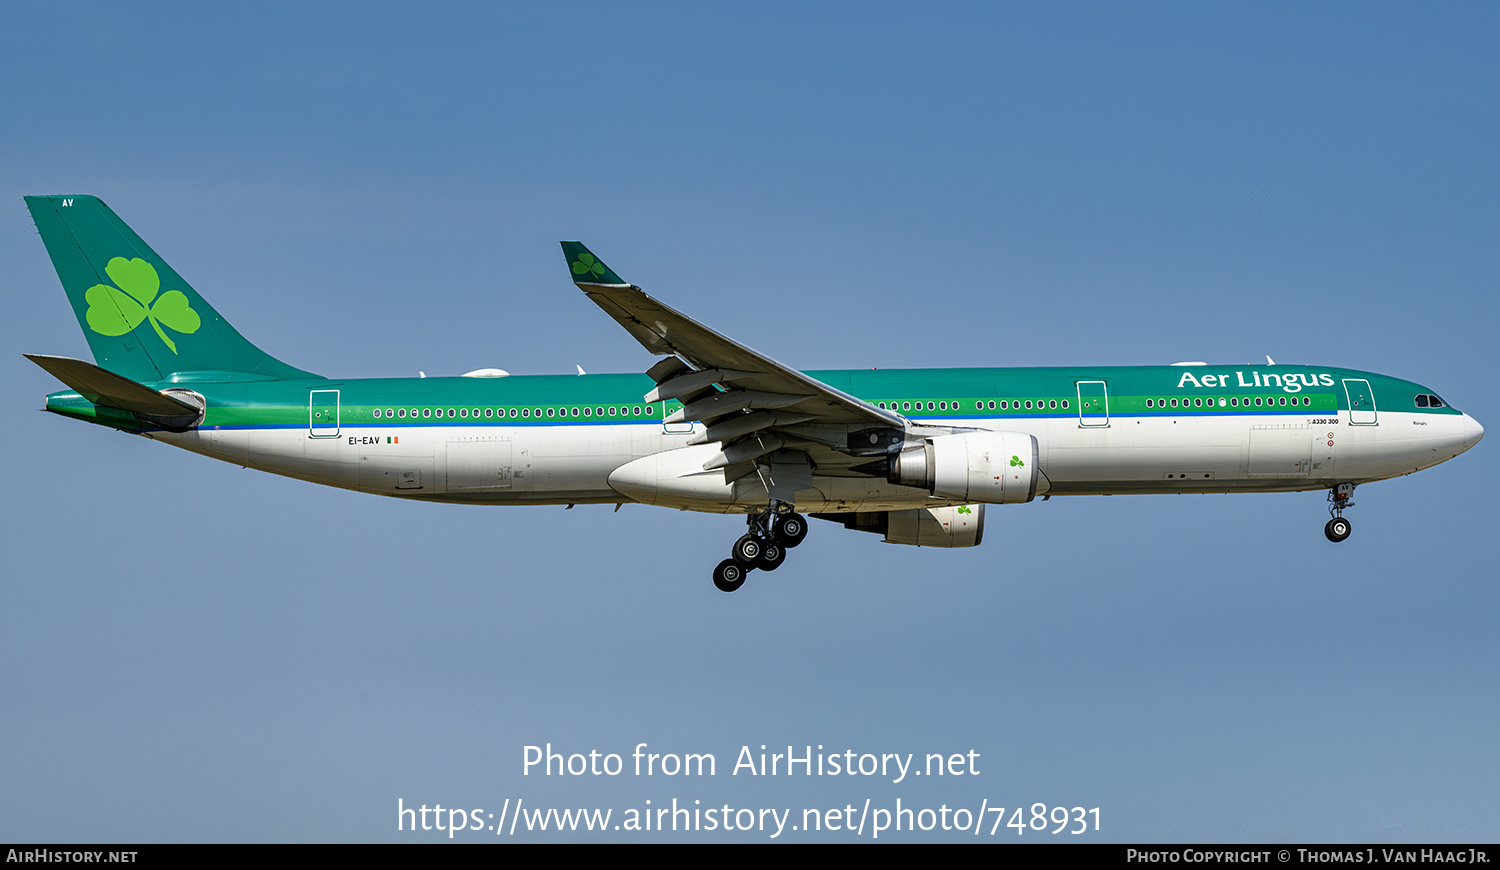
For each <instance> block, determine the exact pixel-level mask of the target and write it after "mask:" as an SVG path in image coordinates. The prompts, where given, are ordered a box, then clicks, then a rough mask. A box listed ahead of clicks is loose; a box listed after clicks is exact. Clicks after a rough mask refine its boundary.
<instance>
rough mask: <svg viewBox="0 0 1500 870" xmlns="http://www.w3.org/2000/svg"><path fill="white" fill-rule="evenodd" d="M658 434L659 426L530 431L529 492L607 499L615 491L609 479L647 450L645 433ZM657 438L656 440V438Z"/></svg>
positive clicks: (648, 444) (564, 427) (558, 428)
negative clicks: (572, 494) (571, 494)
mask: <svg viewBox="0 0 1500 870" xmlns="http://www.w3.org/2000/svg"><path fill="white" fill-rule="evenodd" d="M647 429H649V430H652V431H653V432H656V433H659V432H660V431H661V427H660V426H656V425H653V426H649V427H647V426H557V427H548V428H546V429H539V430H533V432H535V433H536V434H535V436H534V437H535V442H534V443H535V449H534V450H533V454H534V456H533V459H532V462H533V467H532V483H531V489H532V492H533V493H534V494H536V495H538V496H539V495H541V494H543V493H574V494H580V493H592V494H595V495H602V496H608V495H611V494H612V493H613V492H614V491H613V490H612V489H611V488H610V485H609V475H610V473H611V472H613V471H614V470H615V469H616V468H619V467H620V466H622V465H625V464H626V463H628V462H630V461H631V460H632V459H634V458H636V456H637V453H636V450H637V449H643V450H646V449H649V448H650V446H652V445H651V439H650V438H649V436H648V437H647V439H646V441H645V442H644V443H642V439H641V437H640V436H641V434H642V433H643V432H644V431H645V430H647ZM658 438H659V436H658Z"/></svg>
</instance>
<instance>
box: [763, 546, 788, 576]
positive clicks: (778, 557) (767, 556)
mask: <svg viewBox="0 0 1500 870" xmlns="http://www.w3.org/2000/svg"><path fill="white" fill-rule="evenodd" d="M785 561H786V547H783V546H781V545H780V544H774V543H773V544H766V545H765V547H764V548H763V549H762V550H761V553H760V558H759V559H757V560H756V562H755V567H757V568H759V569H760V570H762V571H775V570H776V569H777V568H780V567H781V563H782V562H785Z"/></svg>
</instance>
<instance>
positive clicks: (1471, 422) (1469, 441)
mask: <svg viewBox="0 0 1500 870" xmlns="http://www.w3.org/2000/svg"><path fill="white" fill-rule="evenodd" d="M1483 437H1484V427H1483V426H1481V425H1479V421H1478V420H1475V419H1474V418H1473V417H1470V416H1469V415H1468V414H1465V415H1464V449H1465V450H1468V449H1469V448H1470V447H1473V446H1474V445H1475V444H1478V443H1479V439H1481V438H1483Z"/></svg>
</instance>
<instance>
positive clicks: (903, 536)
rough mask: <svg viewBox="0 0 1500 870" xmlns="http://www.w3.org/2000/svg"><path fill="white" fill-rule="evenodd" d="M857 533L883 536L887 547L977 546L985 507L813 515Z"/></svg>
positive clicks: (981, 538) (970, 506) (981, 532)
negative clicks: (894, 545)
mask: <svg viewBox="0 0 1500 870" xmlns="http://www.w3.org/2000/svg"><path fill="white" fill-rule="evenodd" d="M812 516H815V517H817V518H818V519H820V520H831V521H832V522H836V523H842V524H843V526H844V528H846V529H853V530H855V531H857V532H872V533H874V534H877V535H883V536H885V542H886V543H887V544H907V545H908V546H913V547H944V548H955V547H977V546H979V542H980V541H982V540H984V505H982V504H972V505H969V504H961V505H955V506H953V507H936V508H917V509H915V510H905V511H861V512H859V513H850V514H813V515H812Z"/></svg>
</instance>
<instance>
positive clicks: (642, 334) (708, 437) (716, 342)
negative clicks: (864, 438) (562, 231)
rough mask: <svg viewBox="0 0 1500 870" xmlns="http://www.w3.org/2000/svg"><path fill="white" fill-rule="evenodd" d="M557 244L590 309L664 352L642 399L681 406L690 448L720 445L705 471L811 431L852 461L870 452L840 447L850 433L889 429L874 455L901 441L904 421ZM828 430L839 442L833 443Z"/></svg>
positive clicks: (585, 252)
mask: <svg viewBox="0 0 1500 870" xmlns="http://www.w3.org/2000/svg"><path fill="white" fill-rule="evenodd" d="M562 247H563V253H564V254H565V255H566V256H567V258H568V264H569V268H570V269H571V270H572V273H573V283H575V284H577V285H578V288H579V289H580V290H582V291H583V292H584V293H587V294H588V297H589V298H590V299H592V300H593V301H594V304H596V305H598V306H599V307H600V308H602V309H604V311H605V313H606V314H608V315H609V316H610V317H613V318H614V319H615V320H616V321H617V322H619V324H620V325H621V326H623V327H625V329H626V331H627V332H629V333H630V334H631V335H633V336H635V339H636V341H639V342H640V343H641V346H643V347H645V348H646V350H649V351H651V352H652V353H655V354H663V355H671V356H670V357H669V358H668V359H666V360H663V361H661V362H659V363H657V364H656V365H654V366H652V367H651V369H650V370H648V371H647V374H649V375H650V376H651V378H652V380H654V381H656V388H655V389H654V390H652V391H651V392H649V393H647V394H646V395H645V397H644V399H645V401H647V402H658V401H663V400H667V399H676V400H678V401H680V402H682V404H683V407H682V408H681V409H680V410H679V411H677V412H676V413H675V414H673V415H672V417H669V418H668V420H667V422H701V423H703V424H704V425H705V426H706V427H707V428H706V430H705V431H704V432H703V433H700V434H699V435H697V436H695V438H693V439H692V440H691V441H690V442H689V443H695V444H706V443H711V442H719V443H721V444H723V445H724V450H723V451H722V452H721V453H720V454H719V456H717V457H715V458H714V459H713V460H710V463H709V465H708V466H706V467H710V468H712V467H721V466H732V465H737V464H740V463H744V462H748V461H751V460H753V459H754V458H755V457H756V456H759V455H762V454H764V453H769V452H770V451H771V450H775V449H777V448H778V447H779V446H781V442H782V440H783V439H782V438H781V437H779V436H781V435H787V436H791V437H794V438H797V439H806V438H807V437H808V436H809V434H810V433H813V438H814V440H816V441H818V442H820V443H823V444H824V446H828V447H832V448H833V449H835V450H839V451H840V452H846V453H848V455H850V456H855V455H869V454H870V453H871V452H874V451H871V450H868V449H863V450H860V451H858V452H851V451H848V450H847V449H845V450H840V448H847V434H848V433H849V432H852V431H854V430H860V429H865V430H893V431H890V432H884V433H882V434H881V436H880V437H879V448H880V452H884V451H885V450H886V449H887V447H888V446H889V444H890V443H897V444H899V442H900V441H901V434H900V433H902V432H903V431H904V430H905V428H906V425H907V422H906V420H905V419H904V418H903V417H902V416H901V415H900V414H897V413H895V412H893V411H888V410H886V409H884V408H877V407H876V406H874V405H872V404H870V403H869V402H866V401H864V400H863V399H859V398H856V397H854V396H851V395H849V394H848V393H845V392H843V391H842V390H838V389H835V388H834V387H831V386H829V385H828V384H825V383H823V382H822V381H819V380H817V379H816V378H812V377H808V376H807V375H805V374H803V373H802V372H799V371H797V370H796V369H793V368H790V367H788V366H785V365H783V364H781V363H779V362H777V361H776V360H773V359H771V358H770V357H768V356H766V355H764V354H762V353H758V352H756V351H754V350H751V349H750V348H748V347H746V346H744V345H743V344H740V343H739V342H737V341H735V340H733V339H731V338H729V337H727V336H724V335H721V334H720V333H718V332H715V331H714V330H712V329H709V328H708V327H707V326H704V325H703V324H701V323H699V322H698V321H696V320H693V319H692V318H690V317H688V316H687V315H685V314H682V313H680V312H678V311H676V310H674V309H672V308H670V307H668V306H666V305H663V304H662V303H660V302H658V301H657V300H655V299H653V298H651V297H650V296H647V295H646V294H645V293H644V292H642V291H641V288H639V287H637V286H635V285H633V284H628V283H626V282H624V281H622V280H620V277H619V276H618V275H616V274H615V273H614V271H613V270H612V269H610V268H609V267H608V266H606V265H604V263H603V262H602V261H601V260H599V258H598V257H595V256H594V255H593V253H591V252H590V251H589V249H588V248H586V247H584V246H583V245H582V244H581V243H579V242H563V243H562ZM830 426H831V427H832V428H831V429H828V431H825V432H822V433H821V434H822V435H826V436H829V437H826V438H823V437H818V435H817V434H816V430H817V429H819V428H826V427H830ZM793 427H795V428H793ZM835 432H837V433H838V436H839V437H832V436H833V435H834V434H835ZM862 443H864V442H862ZM763 448H769V449H763Z"/></svg>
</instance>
